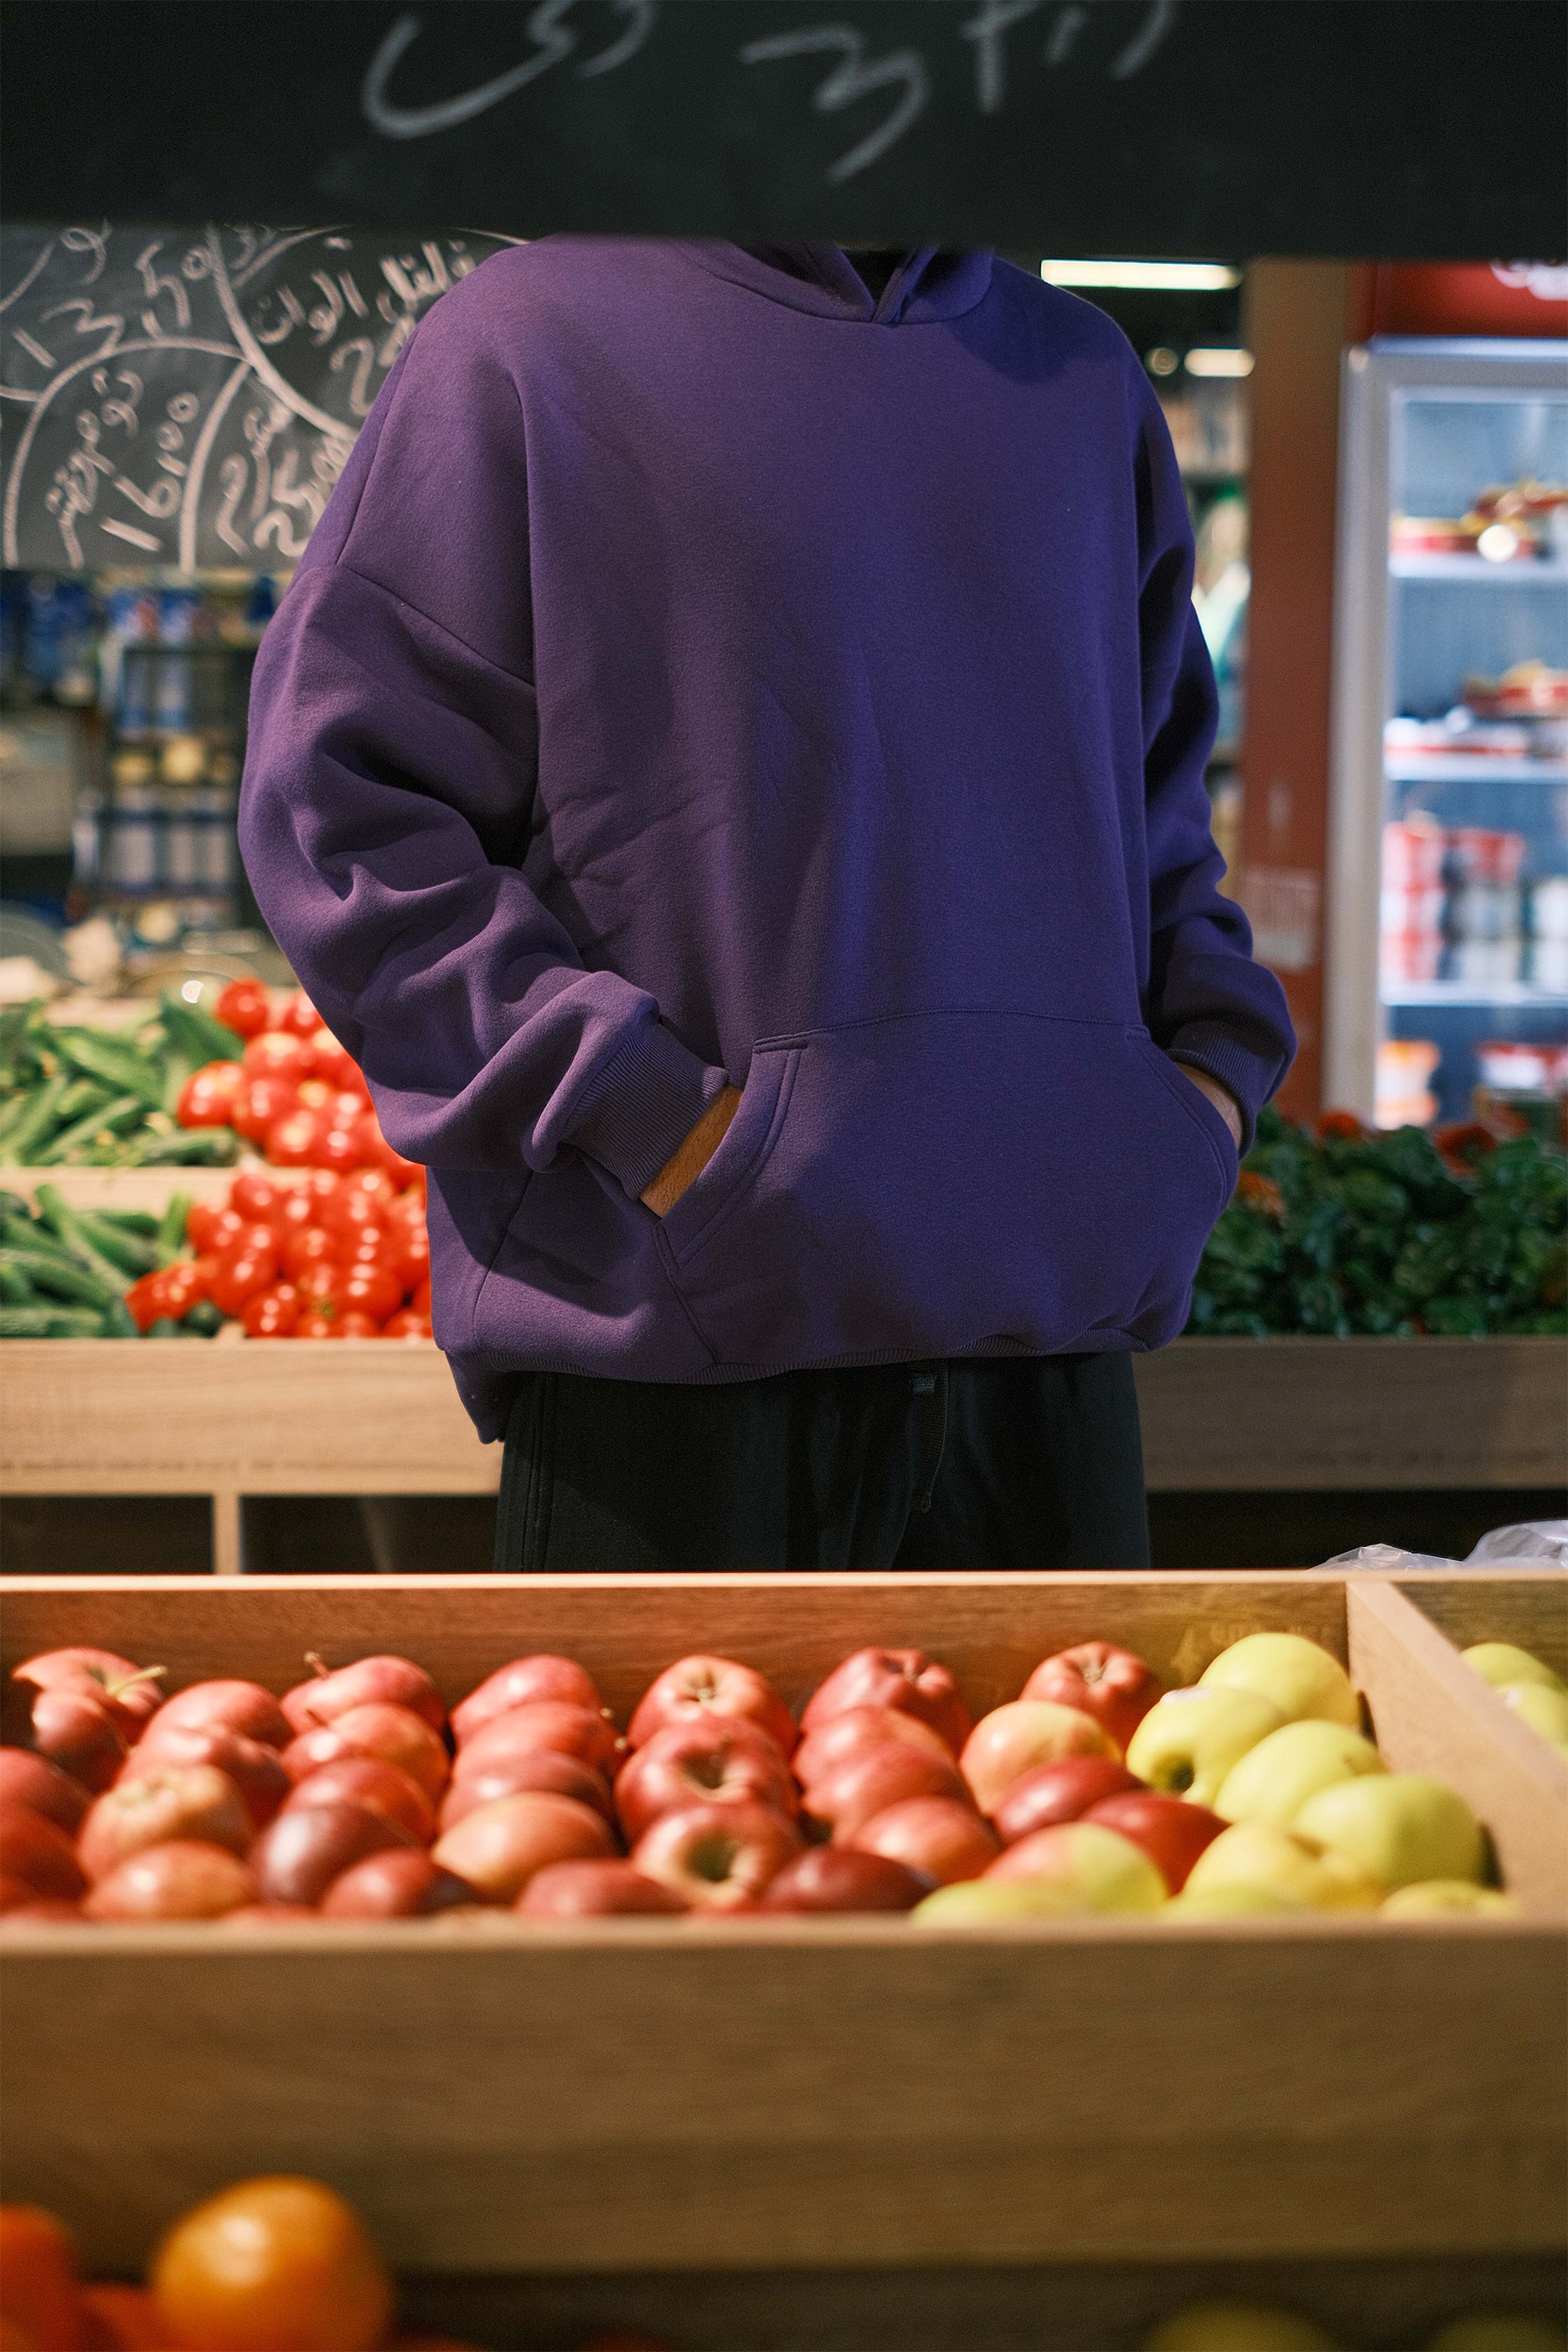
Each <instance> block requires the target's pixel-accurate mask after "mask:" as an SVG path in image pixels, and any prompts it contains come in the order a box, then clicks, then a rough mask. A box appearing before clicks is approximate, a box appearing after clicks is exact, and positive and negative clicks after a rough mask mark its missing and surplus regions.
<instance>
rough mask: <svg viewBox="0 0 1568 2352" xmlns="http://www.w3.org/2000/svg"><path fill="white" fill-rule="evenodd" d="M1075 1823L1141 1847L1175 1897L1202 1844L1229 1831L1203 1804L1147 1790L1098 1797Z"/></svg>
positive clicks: (1179, 1891) (1215, 1814) (1208, 1842)
mask: <svg viewBox="0 0 1568 2352" xmlns="http://www.w3.org/2000/svg"><path fill="white" fill-rule="evenodd" d="M1079 1819H1080V1820H1082V1821H1086V1822H1099V1823H1100V1827H1101V1828H1102V1829H1107V1830H1118V1831H1120V1832H1121V1835H1122V1836H1123V1837H1124V1838H1131V1841H1132V1843H1133V1844H1134V1845H1141V1846H1142V1849H1143V1851H1144V1853H1146V1854H1147V1855H1148V1857H1149V1859H1150V1861H1151V1862H1152V1863H1156V1864H1158V1865H1159V1867H1160V1869H1161V1870H1162V1871H1163V1873H1164V1876H1165V1884H1166V1885H1167V1886H1168V1887H1169V1888H1170V1890H1171V1892H1172V1894H1173V1895H1179V1894H1180V1893H1181V1891H1182V1889H1183V1887H1184V1885H1186V1883H1187V1873H1188V1871H1189V1870H1191V1868H1192V1866H1193V1864H1194V1862H1196V1860H1197V1858H1198V1856H1199V1854H1200V1853H1202V1852H1203V1850H1204V1848H1205V1846H1206V1845H1212V1844H1213V1843H1214V1842H1215V1838H1216V1837H1218V1836H1219V1835H1220V1832H1222V1831H1223V1830H1227V1829H1228V1828H1229V1827H1230V1823H1229V1822H1225V1821H1222V1820H1221V1819H1220V1817H1219V1815H1218V1814H1217V1813H1211V1812H1210V1811H1209V1809H1208V1807H1207V1806H1206V1805H1194V1804H1189V1803H1188V1801H1187V1800H1186V1798H1184V1797H1163V1796H1159V1795H1157V1794H1156V1793H1155V1791H1154V1790H1152V1789H1138V1790H1132V1791H1131V1792H1130V1793H1128V1794H1126V1795H1123V1796H1120V1797H1104V1798H1101V1800H1100V1802H1099V1803H1098V1804H1094V1805H1090V1807H1089V1811H1087V1812H1086V1813H1082V1814H1080V1815H1079Z"/></svg>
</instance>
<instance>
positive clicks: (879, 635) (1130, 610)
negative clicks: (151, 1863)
mask: <svg viewBox="0 0 1568 2352" xmlns="http://www.w3.org/2000/svg"><path fill="white" fill-rule="evenodd" d="M1192 568H1193V544H1192V534H1191V530H1190V528H1189V524H1188V519H1187V509H1186V504H1185V500H1184V495H1183V490H1182V484H1181V480H1180V478H1179V476H1178V473H1177V470H1176V465H1175V460H1174V457H1173V454H1172V449H1171V444H1170V439H1169V436H1167V433H1166V430H1165V426H1164V423H1163V418H1162V416H1161V414H1160V409H1159V405H1158V403H1157V402H1156V401H1155V399H1154V397H1153V394H1152V392H1151V390H1150V388H1149V386H1148V384H1147V383H1146V381H1145V379H1144V376H1143V373H1142V369H1141V367H1140V366H1139V364H1138V362H1137V360H1136V358H1135V357H1134V355H1133V353H1132V352H1131V350H1130V348H1129V347H1128V345H1127V343H1126V341H1124V340H1123V338H1122V336H1121V333H1120V332H1119V331H1118V330H1117V329H1116V328H1115V327H1114V326H1112V325H1111V324H1110V321H1109V320H1107V319H1106V318H1105V317H1104V316H1103V315H1102V314H1101V313H1100V311H1098V310H1094V309H1092V308H1090V307H1089V305H1088V304H1087V303H1083V302H1079V301H1078V300H1076V299H1074V298H1073V297H1072V296H1070V295H1067V294H1062V293H1058V292H1056V291H1053V290H1052V289H1049V288H1047V287H1045V286H1042V285H1041V284H1040V283H1039V282H1038V281H1037V279H1035V278H1029V277H1027V276H1026V275H1025V274H1024V273H1023V272H1022V271H1020V270H1017V269H1014V268H1010V267H1008V266H1007V265H1006V264H1005V263H1002V262H999V261H994V260H993V258H992V257H991V256H990V255H989V254H988V253H978V252H975V253H959V254H951V253H942V252H937V251H934V250H927V251H923V252H921V253H917V254H914V255H911V256H910V258H909V259H908V261H906V262H905V264H904V265H903V267H902V268H900V269H899V270H898V271H897V272H896V273H895V275H894V277H893V278H891V280H890V281H889V285H888V286H887V288H886V290H885V291H884V292H883V294H882V295H881V297H880V299H878V300H876V301H873V299H872V298H871V296H870V295H869V294H868V291H867V289H866V288H865V286H864V285H863V284H862V282H861V280H860V279H859V278H858V276H857V274H856V272H855V270H854V269H853V268H852V267H851V265H850V263H849V262H848V261H847V258H846V257H845V256H844V255H843V254H842V253H841V252H840V251H839V250H838V248H837V247H834V246H808V247H805V246H795V247H778V248H767V249H765V250H759V251H755V252H752V251H744V250H742V248H741V247H737V246H732V245H724V244H718V243H712V244H707V243H692V244H677V243H645V242H642V241H638V240H624V241H623V240H599V239H592V238H585V237H576V236H554V237H547V238H545V239H543V240H542V242H540V243H538V244H534V245H530V246H526V247H519V248H517V249H515V250H510V251H507V252H504V253H500V254H497V255H496V256H495V257H493V258H491V259H490V260H489V261H487V262H486V263H485V264H484V265H483V267H482V268H479V270H477V271H476V272H475V273H474V275H473V276H472V277H470V278H468V279H466V280H465V281H464V282H463V284H461V285H460V286H458V288H457V289H455V290H454V291H453V292H452V293H450V294H448V295H447V297H446V298H445V299H443V300H442V301H441V302H440V303H439V304H438V305H437V308H436V309H435V310H432V311H431V313H430V314H429V316H428V317H427V318H426V320H425V321H424V323H423V324H422V325H421V326H420V328H419V330H418V331H417V333H416V335H415V336H414V337H413V339H412V341H410V343H409V344H408V347H407V348H406V350H405V352H404V353H403V355H402V357H401V358H400V359H399V360H398V362H397V364H396V366H395V368H394V369H393V371H392V373H391V375H390V376H389V378H388V380H387V383H386V385H385V387H384V390H383V392H382V394H381V396H380V398H379V399H378V400H377V402H376V404H375V406H374V410H373V411H372V413H371V415H370V417H369V419H368V421H367V423H366V425H365V427H364V431H363V434H362V436H361V437H360V440H359V442H358V445H357V446H356V447H355V449H354V452H353V457H351V459H350V461H349V464H348V466H347V467H346V469H345V471H344V473H343V476H342V480H341V482H340V483H339V485H338V487H337V489H336V491H335V493H334V495H333V497H332V499H331V504H330V506H329V507H328V509H327V512H326V514H325V517H324V518H323V520H322V521H321V525H320V527H319V528H318V530H316V533H315V535H314V537H313V538H312V540H311V541H310V550H309V552H308V553H307V555H306V557H305V559H304V561H303V562H302V563H301V565H300V571H299V573H298V575H297V577H296V579H295V581H294V583H293V585H292V586H291V587H290V589H289V593H288V595H287V596H286V597H285V598H284V601H283V604H282V607H281V609H280V611H279V614H278V616H277V618H276V619H275V620H274V621H273V623H272V625H271V626H270V628H269V629H268V633H267V638H266V642H265V644H264V646H263V647H262V650H261V655H260V658H259V660H258V664H257V668H256V683H255V691H254V695H253V698H252V705H251V734H250V751H249V758H248V761H247V772H246V780H245V791H244V797H243V801H242V805H241V812H240V830H241V839H242V842H243V845H244V850H245V856H246V862H247V867H248V870H249V874H250V877H251V881H252V883H253V885H254V887H255V890H256V895H257V898H258V901H259V902H260V905H261V908H262V910H263V912H264V913H265V915H266V916H267V919H268V922H269V923H270V924H271V925H272V928H273V929H274V931H275V932H276V934H277V936H278V939H279V942H280V943H281V945H282V946H283V948H284V950H286V952H287V953H288V955H289V959H290V961H291V962H292V963H293V965H294V968H295V970H296V971H298V973H299V975H300V979H301V981H302V982H303V983H304V985H305V987H306V988H307V989H308V990H309V992H310V995H311V997H312V998H313V999H314V1000H315V1003H316V1004H317V1005H318V1006H319V1007H320V1009H321V1013H322V1015H323V1017H324V1018H325V1020H326V1021H327V1022H328V1023H329V1024H330V1025H331V1028H332V1029H333V1030H334V1031H335V1032H336V1034H337V1035H338V1036H339V1037H341V1038H342V1041H343V1043H344V1044H345V1045H347V1046H348V1047H349V1049H350V1051H351V1052H352V1053H353V1054H355V1055H358V1056H359V1058H360V1060H361V1061H362V1062H363V1066H364V1069H365V1074H366V1076H367V1077H368V1079H369V1081H370V1085H371V1089H372V1092H373V1094H374V1098H375V1103H376V1108H377V1109H378V1111H379V1112H380V1115H381V1118H382V1122H383V1125H384V1128H385V1130H386V1133H387V1135H388V1136H389V1137H390V1138H391V1139H392V1141H393V1142H394V1143H395V1145H396V1146H397V1148H398V1149H399V1150H401V1151H405V1152H406V1153H407V1154H408V1156H409V1157H410V1158H411V1159H414V1160H423V1161H425V1162H426V1164H427V1166H428V1168H429V1171H430V1240H431V1251H432V1264H433V1279H434V1290H435V1319H436V1336H437V1339H438V1340H439V1342H440V1344H441V1346H442V1347H443V1348H444V1349H446V1350H447V1354H448V1356H449V1357H450V1358H451V1361H452V1368H453V1370H454V1372H455V1374H456V1377H457V1380H458V1387H459V1389H460V1390H461V1391H462V1394H463V1398H464V1401H465V1402H466V1403H467V1404H468V1409H469V1411H470V1412H472V1414H473V1416H474V1419H475V1421H476V1422H477V1423H478V1425H479V1430H480V1433H481V1434H482V1435H484V1436H486V1437H493V1436H497V1435H499V1434H500V1431H501V1429H502V1427H503V1424H504V1419H505V1407H506V1400H507V1393H508V1389H509V1386H510V1383H509V1380H508V1375H509V1374H510V1373H512V1372H515V1371H517V1370H521V1369H525V1368H531V1369H536V1370H567V1371H574V1372H590V1373H598V1374H604V1375H612V1376H616V1377H620V1378H624V1379H630V1380H644V1381H736V1380H745V1379H752V1378H755V1377H757V1376H759V1375H761V1374H764V1373H768V1372H776V1371H783V1370H787V1369H789V1368H791V1367H793V1366H796V1365H807V1364H814V1365H826V1364H875V1363H887V1362H892V1361H897V1360H900V1359H901V1358H902V1359H918V1358H925V1357H938V1356H966V1355H968V1356H991V1355H1039V1354H1046V1353H1054V1352H1057V1351H1061V1350H1088V1349H1143V1348H1154V1347H1159V1346H1161V1345H1162V1344H1163V1342H1164V1341H1165V1340H1167V1339H1171V1338H1173V1335H1174V1334H1175V1333H1176V1332H1178V1331H1179V1330H1180V1329H1181V1328H1182V1325H1183V1323H1184V1319H1185V1316H1186V1310H1187V1297H1188V1291H1189V1286H1190V1284H1191V1281H1192V1277H1193V1274H1194V1268H1195V1266H1196V1265H1197V1261H1198V1256H1199V1254H1200V1252H1201V1251H1202V1248H1203V1245H1204V1242H1205V1238H1206V1236H1207V1234H1208V1231H1209V1228H1210V1226H1211V1225H1212V1224H1213V1223H1214V1220H1215V1217H1216V1216H1217V1215H1218V1213H1219V1212H1220V1210H1221V1209H1222V1208H1223V1207H1224V1205H1225V1202H1226V1199H1227V1198H1228V1196H1229V1193H1230V1191H1231V1187H1232V1185H1233V1184H1234V1182H1235V1180H1236V1172H1237V1163H1236V1153H1235V1151H1234V1150H1233V1148H1232V1145H1231V1139H1230V1136H1229V1133H1228V1131H1227V1129H1226V1125H1225V1122H1224V1120H1223V1119H1222V1118H1220V1117H1219V1114H1218V1113H1217V1112H1216V1111H1215V1109H1214V1108H1212V1107H1211V1105H1210V1104H1209V1103H1208V1102H1207V1100H1206V1099H1205V1097H1204V1096H1203V1095H1202V1094H1201V1093H1200V1091H1199V1090H1198V1088H1197V1087H1194V1085H1193V1083H1192V1082H1191V1080H1190V1079H1188V1078H1187V1077H1185V1076H1184V1075H1183V1074H1182V1072H1181V1071H1180V1070H1179V1069H1178V1068H1176V1067H1175V1066H1174V1065H1173V1062H1172V1060H1171V1059H1170V1058H1169V1056H1170V1055H1173V1054H1175V1055H1181V1056H1182V1057H1183V1058H1184V1059H1185V1060H1187V1061H1190V1062H1193V1063H1194V1064H1196V1065H1198V1066H1201V1067H1202V1068H1204V1069H1205V1070H1208V1071H1209V1072H1211V1073H1212V1074H1213V1075H1214V1076H1215V1077H1217V1078H1220V1079H1223V1080H1224V1082H1225V1083H1226V1086H1228V1087H1230V1088H1231V1090H1232V1092H1233V1093H1234V1094H1235V1095H1236V1096H1237V1098H1238V1099H1239V1101H1240V1102H1241V1104H1242V1105H1243V1108H1244V1111H1245V1113H1246V1115H1247V1118H1248V1119H1249V1120H1250V1118H1252V1117H1253V1116H1255V1115H1256V1112H1257V1110H1258V1107H1259V1106H1260V1105H1261V1104H1262V1103H1263V1102H1264V1101H1265V1100H1266V1099H1267V1097H1268V1095H1269V1094H1270V1093H1271V1091H1272V1090H1273V1088H1274V1087H1276V1086H1277V1085H1278V1083H1279V1079H1280V1077H1281V1076H1282V1075H1283V1073H1284V1071H1285V1068H1286V1066H1287V1065H1288V1062H1289V1056H1290V1053H1291V1050H1292V1045H1293V1040H1292V1037H1291V1033H1290V1025H1289V1019H1288V1016H1287V1014H1286V1011H1285V1005H1284V1000H1283V997H1282V994H1281V992H1280V989H1279V984H1278V982H1276V981H1275V980H1274V979H1273V977H1272V976H1271V975H1270V974H1269V973H1268V971H1264V970H1262V969H1261V968H1260V967H1259V966H1258V965H1257V964H1255V963H1254V962H1253V961H1252V960H1251V954H1250V944H1251V943H1250V938H1249V934H1248V931H1247V923H1246V920H1245V919H1244V917H1243V916H1242V914H1241V912H1240V910H1239V908H1237V907H1236V906H1235V905H1234V904H1233V903H1232V902H1231V901H1230V900H1229V899H1227V898H1223V897H1221V896H1220V895H1219V892H1218V889H1217V887H1216V886H1217V883H1218V879H1219V876H1220V874H1221V871H1222V865H1221V860H1220V857H1219V854H1218V852H1217V851H1216V849H1215V845H1214V843H1213V840H1212V838H1211V836H1210V833H1209V819H1208V802H1207V797H1206V794H1205V789H1204V781H1203V775H1204V762H1205V756H1206V754H1207V752H1208V750H1209V746H1210V742H1211V740H1212V737H1213V732H1214V723H1215V698H1214V687H1213V680H1212V677H1211V674H1210V669H1209V663H1208V658H1207V655H1206V653H1205V647H1204V643H1203V639H1202V637H1201V635H1200V634H1199V631H1198V626H1197V623H1196V619H1195V617H1194V613H1193V608H1192V604H1191V601H1190V589H1191V585H1192ZM727 1078H728V1079H730V1080H732V1081H733V1083H734V1084H735V1085H737V1086H742V1087H743V1088H744V1096H743V1099H742V1104H741V1107H740V1108H739V1110H738V1112H737V1113H736V1116H735V1118H734V1120H733V1122H732V1124H731V1127H730V1129H729V1132H728V1134H727V1135H726V1136H725V1138H724V1140H723V1142H722V1143H721V1145H720V1147H719V1150H718V1151H717V1153H716V1154H715V1156H714V1158H713V1159H712V1160H711V1161H710V1163H709V1165H708V1167H707V1168H706V1169H705V1170H704V1171H703V1173H702V1174H701V1175H700V1177H699V1178H698V1179H697V1181H696V1182H695V1183H694V1184H693V1185H692V1186H691V1188H690V1190H689V1192H687V1193H686V1194H685V1195H684V1196H683V1197H682V1199H681V1200H680V1201H679V1202H678V1203H677V1204H676V1206H675V1208H674V1209H673V1210H672V1211H671V1213H670V1214H669V1215H668V1216H667V1217H666V1218H665V1219H664V1220H663V1221H662V1222H660V1221H659V1220H658V1218H656V1217H655V1216H654V1215H653V1214H652V1213H650V1212H649V1211H648V1210H647V1209H646V1208H645V1207H644V1206H643V1205H642V1202H641V1201H640V1200H639V1198H638V1195H639V1193H640V1192H642V1190H643V1189H644V1187H645V1186H646V1185H647V1183H648V1182H649V1181H650V1179H651V1178H652V1177H653V1176H654V1175H655V1174H656V1173H657V1172H658V1170H659V1169H660V1168H661V1167H662V1166H663V1164H664V1162H665V1161H666V1160H668V1158H669V1156H670V1155H671V1153H672V1152H673V1151H674V1150H675V1148H676V1146H677V1145H678V1144H679V1142H680V1141H681V1139H682V1138H683V1137H684V1136H685V1135H686V1134H687V1133H688V1132H689V1129H691V1128H692V1127H693V1126H694V1125H695V1123H696V1121H697V1119H698V1118H699V1117H700V1114H701V1112H702V1110H703V1108H704V1107H705V1105H706V1104H707V1103H709V1102H710V1100H711V1099H712V1097H714V1096H715V1095H716V1094H717V1093H718V1092H719V1091H720V1090H721V1087H723V1085H724V1083H725V1081H726V1079H727Z"/></svg>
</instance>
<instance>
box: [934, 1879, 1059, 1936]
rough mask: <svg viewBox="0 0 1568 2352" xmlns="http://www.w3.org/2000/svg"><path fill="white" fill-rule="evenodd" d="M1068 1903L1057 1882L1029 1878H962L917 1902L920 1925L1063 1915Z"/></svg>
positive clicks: (991, 1922) (974, 1924) (972, 1924)
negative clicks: (1058, 1890)
mask: <svg viewBox="0 0 1568 2352" xmlns="http://www.w3.org/2000/svg"><path fill="white" fill-rule="evenodd" d="M1066 1907H1067V1906H1065V1905H1064V1904H1063V1903H1062V1902H1061V1901H1060V1899H1059V1897H1058V1894H1057V1891H1056V1889H1055V1887H1054V1886H1048V1885H1040V1884H1037V1882H1035V1881H1034V1880H1031V1879H1027V1878H961V1879H959V1880H957V1881H956V1882H955V1884H954V1885H952V1886H939V1887H938V1888H937V1889H936V1891H935V1893H934V1894H931V1895H927V1896H926V1897H925V1899H924V1901H923V1902H921V1903H917V1904H916V1905H915V1907H914V1909H913V1910H912V1911H911V1912H910V1915H909V1916H910V1918H911V1919H912V1920H913V1921H914V1924H915V1926H916V1927H995V1926H996V1925H997V1924H998V1923H999V1922H1003V1921H1006V1920H1009V1919H1045V1918H1056V1919H1059V1918H1060V1917H1061V1916H1062V1914H1063V1911H1064V1909H1065V1908H1066Z"/></svg>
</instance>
